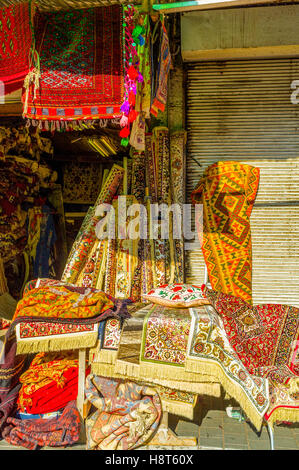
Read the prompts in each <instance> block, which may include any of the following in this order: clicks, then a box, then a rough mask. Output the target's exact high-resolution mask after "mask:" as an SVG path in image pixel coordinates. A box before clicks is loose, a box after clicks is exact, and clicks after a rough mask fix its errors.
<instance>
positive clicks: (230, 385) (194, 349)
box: [185, 306, 269, 430]
mask: <svg viewBox="0 0 299 470" xmlns="http://www.w3.org/2000/svg"><path fill="white" fill-rule="evenodd" d="M190 310H191V312H192V325H191V332H190V339H189V344H188V353H187V359H186V366H185V367H186V370H187V371H190V372H193V373H196V372H197V373H204V372H206V373H209V374H210V375H212V376H214V377H215V378H217V380H218V381H219V383H221V385H222V386H223V388H224V390H225V391H226V392H227V393H228V394H229V395H231V396H232V397H233V398H235V400H236V401H237V402H239V404H240V406H241V407H242V408H243V410H244V412H245V413H246V414H247V416H248V418H249V419H250V421H251V422H252V424H253V425H254V426H255V427H256V429H257V430H259V429H260V428H261V425H262V422H263V416H264V414H265V412H266V411H267V409H268V407H269V389H268V380H267V379H265V378H261V377H257V376H255V375H251V374H250V373H249V372H248V370H247V369H246V368H245V367H244V365H243V364H242V362H241V361H240V359H239V358H238V356H237V354H236V353H235V351H234V349H233V348H232V347H231V345H230V343H229V341H228V338H227V336H226V334H225V330H224V328H223V324H222V321H221V319H220V318H219V316H218V315H217V313H216V312H215V310H214V309H213V308H212V307H211V306H202V307H198V308H192V309H190Z"/></svg>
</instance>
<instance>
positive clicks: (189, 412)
mask: <svg viewBox="0 0 299 470" xmlns="http://www.w3.org/2000/svg"><path fill="white" fill-rule="evenodd" d="M158 392H159V390H158ZM160 398H161V397H160ZM161 402H162V409H163V411H164V412H165V411H166V412H168V413H171V414H174V415H176V416H181V417H183V418H188V419H191V420H192V419H194V405H192V404H191V403H187V402H179V401H175V400H171V401H170V400H165V399H164V398H161Z"/></svg>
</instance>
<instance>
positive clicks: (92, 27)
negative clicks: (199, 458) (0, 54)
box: [24, 5, 124, 122]
mask: <svg viewBox="0 0 299 470" xmlns="http://www.w3.org/2000/svg"><path fill="white" fill-rule="evenodd" d="M36 18H37V19H36V37H37V46H36V48H37V51H38V53H39V57H40V72H41V79H40V87H39V88H38V89H37V90H36V99H34V90H33V89H32V88H31V89H30V93H29V97H28V107H27V111H26V109H25V107H24V111H25V116H26V117H27V118H30V119H38V120H43V119H44V120H46V121H51V120H56V121H62V122H63V121H64V120H80V119H83V118H84V119H85V120H88V119H96V118H112V117H114V116H117V115H118V116H119V115H120V106H121V104H122V100H123V89H124V86H123V84H124V48H123V33H124V28H123V8H122V6H120V5H113V6H107V7H97V8H86V9H81V10H80V9H79V10H67V11H65V10H61V11H58V12H46V13H43V14H39V15H37V16H36ZM24 101H25V96H24Z"/></svg>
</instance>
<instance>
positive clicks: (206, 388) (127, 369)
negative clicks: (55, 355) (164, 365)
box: [91, 360, 221, 398]
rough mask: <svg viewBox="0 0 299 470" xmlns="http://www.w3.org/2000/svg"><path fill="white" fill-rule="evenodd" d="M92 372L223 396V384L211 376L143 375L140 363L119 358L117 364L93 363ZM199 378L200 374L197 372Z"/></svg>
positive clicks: (213, 395) (183, 390)
mask: <svg viewBox="0 0 299 470" xmlns="http://www.w3.org/2000/svg"><path fill="white" fill-rule="evenodd" d="M91 373H92V374H95V375H102V376H104V377H113V378H117V379H123V380H133V381H134V380H138V381H140V382H145V383H150V384H152V385H159V386H161V387H168V388H172V389H174V390H179V391H182V392H187V393H194V394H197V395H207V396H211V397H215V398H219V397H220V396H221V385H220V384H219V382H216V381H214V382H209V376H202V377H201V382H199V381H198V380H196V381H190V382H189V381H188V380H177V381H176V380H173V377H176V376H174V375H172V378H171V379H169V378H165V377H157V376H155V375H153V376H149V375H146V376H145V375H142V374H141V373H140V368H139V365H138V364H132V363H128V362H125V361H120V360H117V361H116V364H115V366H113V365H110V364H104V363H100V362H92V363H91ZM197 379H198V374H197ZM204 380H205V381H204Z"/></svg>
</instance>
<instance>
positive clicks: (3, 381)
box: [0, 339, 26, 437]
mask: <svg viewBox="0 0 299 470" xmlns="http://www.w3.org/2000/svg"><path fill="white" fill-rule="evenodd" d="M25 365H26V362H25V358H24V357H23V356H16V342H15V341H13V340H12V339H9V340H8V341H7V342H6V343H5V345H4V346H3V348H2V352H1V360H0V437H1V436H2V433H3V430H4V428H5V426H6V420H7V418H8V416H10V415H11V414H12V413H13V411H14V410H15V409H16V404H17V397H18V392H19V389H20V385H19V383H18V381H19V377H20V375H21V374H22V372H23V370H24V368H25Z"/></svg>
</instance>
